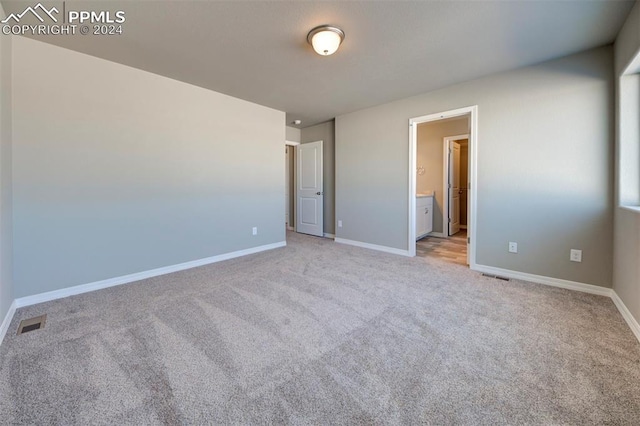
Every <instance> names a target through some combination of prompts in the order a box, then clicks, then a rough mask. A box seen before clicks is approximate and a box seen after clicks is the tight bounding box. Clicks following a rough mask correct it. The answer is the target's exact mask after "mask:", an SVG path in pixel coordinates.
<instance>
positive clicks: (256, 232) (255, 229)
mask: <svg viewBox="0 0 640 426" xmlns="http://www.w3.org/2000/svg"><path fill="white" fill-rule="evenodd" d="M253 235H258V227H257V226H254V227H253Z"/></svg>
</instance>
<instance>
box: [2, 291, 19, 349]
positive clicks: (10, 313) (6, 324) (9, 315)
mask: <svg viewBox="0 0 640 426" xmlns="http://www.w3.org/2000/svg"><path fill="white" fill-rule="evenodd" d="M15 313H16V301H15V300H14V301H13V302H12V303H11V306H9V311H8V312H7V315H5V316H4V320H2V324H0V344H2V341H3V340H4V336H6V335H7V330H9V325H10V324H11V320H12V319H13V315H14V314H15Z"/></svg>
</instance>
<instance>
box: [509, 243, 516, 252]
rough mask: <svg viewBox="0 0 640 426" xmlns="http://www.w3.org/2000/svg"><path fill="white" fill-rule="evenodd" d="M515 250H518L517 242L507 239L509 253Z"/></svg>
mask: <svg viewBox="0 0 640 426" xmlns="http://www.w3.org/2000/svg"><path fill="white" fill-rule="evenodd" d="M517 252H518V243H514V242H513V241H509V253H517Z"/></svg>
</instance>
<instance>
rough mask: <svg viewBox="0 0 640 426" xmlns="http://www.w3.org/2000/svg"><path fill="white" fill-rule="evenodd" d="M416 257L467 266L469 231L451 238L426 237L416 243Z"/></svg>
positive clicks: (462, 231) (463, 230) (463, 231)
mask: <svg viewBox="0 0 640 426" xmlns="http://www.w3.org/2000/svg"><path fill="white" fill-rule="evenodd" d="M416 256H418V257H437V258H440V259H443V260H445V261H447V262H451V263H456V264H458V265H466V264H467V230H466V229H461V230H460V232H458V233H457V234H455V235H452V236H451V237H449V238H438V237H424V238H422V239H421V240H418V241H416Z"/></svg>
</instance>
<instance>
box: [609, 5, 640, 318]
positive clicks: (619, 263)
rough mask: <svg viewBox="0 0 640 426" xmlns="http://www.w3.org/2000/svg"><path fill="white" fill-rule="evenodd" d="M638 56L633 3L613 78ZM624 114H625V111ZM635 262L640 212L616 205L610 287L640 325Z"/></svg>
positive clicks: (639, 252)
mask: <svg viewBox="0 0 640 426" xmlns="http://www.w3.org/2000/svg"><path fill="white" fill-rule="evenodd" d="M638 54H640V3H638V2H636V5H635V6H634V8H633V10H632V11H631V14H630V15H629V18H627V21H626V23H625V25H624V27H623V28H622V30H621V31H620V34H619V35H618V38H617V39H616V43H615V64H616V73H615V74H616V76H620V75H621V74H622V72H623V71H624V69H625V68H626V67H627V65H628V64H629V63H630V61H631V60H632V59H633V58H634V57H635V56H636V55H638ZM618 90H619V87H618ZM638 107H640V105H639V106H638ZM636 111H637V109H636ZM623 112H624V113H626V111H623ZM621 118H622V114H621V111H619V110H618V114H617V120H616V122H617V125H618V126H619V127H618V132H617V134H618V140H617V145H618V149H617V151H618V153H619V152H620V135H621V134H623V133H624V130H626V129H623V128H621V127H622V126H623V125H624V126H626V125H627V122H623V120H622V119H621ZM635 126H636V132H637V130H638V129H637V126H638V115H636V116H635ZM636 134H637V133H636ZM633 143H635V144H637V143H638V140H637V139H636V140H635V141H633ZM621 160H622V159H621V158H617V161H616V162H617V178H618V179H617V180H618V183H620V172H621V167H620V163H621ZM635 160H636V168H637V167H639V164H638V162H639V161H640V160H639V159H638V158H636V159H635ZM636 184H637V183H636ZM618 190H619V185H618ZM636 191H637V187H636ZM638 259H640V211H632V210H627V209H624V208H620V207H617V206H616V209H615V231H614V269H613V271H614V272H613V288H614V290H615V291H616V293H617V294H618V296H620V298H621V299H622V301H623V302H624V304H625V305H626V306H627V308H628V309H629V311H631V313H632V314H633V316H634V317H635V319H636V321H638V322H640V262H638Z"/></svg>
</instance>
